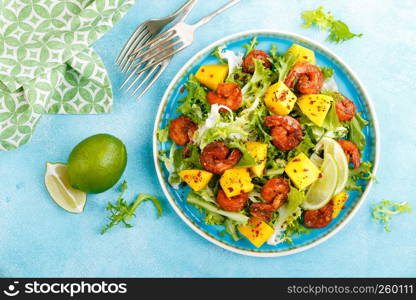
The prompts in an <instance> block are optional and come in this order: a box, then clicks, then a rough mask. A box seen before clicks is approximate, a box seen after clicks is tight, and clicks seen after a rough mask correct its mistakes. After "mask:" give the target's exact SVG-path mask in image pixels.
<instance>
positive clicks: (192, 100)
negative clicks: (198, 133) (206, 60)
mask: <svg viewBox="0 0 416 300" xmlns="http://www.w3.org/2000/svg"><path fill="white" fill-rule="evenodd" d="M185 88H186V89H187V90H188V94H187V95H186V96H185V98H183V99H181V100H179V103H182V104H181V106H179V107H178V113H182V114H184V115H185V116H188V117H189V118H191V120H192V121H193V122H195V123H197V124H201V123H203V122H204V120H205V119H206V117H207V115H208V113H209V112H210V109H211V106H210V105H209V103H208V101H207V99H206V97H207V92H206V90H205V88H204V87H203V86H202V85H201V84H200V83H199V81H198V80H197V79H196V78H195V76H194V75H190V76H189V80H188V81H187V82H186V83H185Z"/></svg>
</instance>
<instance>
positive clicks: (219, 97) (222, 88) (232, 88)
mask: <svg viewBox="0 0 416 300" xmlns="http://www.w3.org/2000/svg"><path fill="white" fill-rule="evenodd" d="M207 100H208V102H209V104H211V105H212V104H220V105H224V106H227V107H228V108H229V109H231V110H236V109H239V108H240V107H241V104H242V102H243V94H242V92H241V88H240V86H239V85H238V84H236V83H233V82H226V83H220V84H219V85H218V87H217V90H216V91H215V92H208V94H207ZM220 111H221V112H227V110H226V109H224V108H221V109H220Z"/></svg>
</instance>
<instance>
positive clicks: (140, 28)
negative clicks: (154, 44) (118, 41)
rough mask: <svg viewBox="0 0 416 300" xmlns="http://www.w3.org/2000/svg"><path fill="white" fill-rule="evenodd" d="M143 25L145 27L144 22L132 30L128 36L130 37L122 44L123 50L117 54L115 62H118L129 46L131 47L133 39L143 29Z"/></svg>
mask: <svg viewBox="0 0 416 300" xmlns="http://www.w3.org/2000/svg"><path fill="white" fill-rule="evenodd" d="M145 27H146V25H145V24H142V25H140V26H139V27H137V29H136V30H135V31H134V33H133V34H132V35H131V36H130V38H129V39H128V40H127V42H126V43H125V44H124V46H123V50H121V52H120V54H119V55H118V56H117V58H116V64H119V63H120V61H121V60H122V58H123V57H124V55H126V53H128V51H129V50H130V47H131V45H132V43H133V41H134V39H135V38H136V37H137V36H138V35H140V33H141V32H142V31H143V30H144V29H145Z"/></svg>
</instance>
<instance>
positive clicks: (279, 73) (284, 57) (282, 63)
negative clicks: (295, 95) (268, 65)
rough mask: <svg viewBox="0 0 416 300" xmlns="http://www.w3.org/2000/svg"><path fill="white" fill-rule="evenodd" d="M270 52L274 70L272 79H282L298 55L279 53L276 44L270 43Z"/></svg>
mask: <svg viewBox="0 0 416 300" xmlns="http://www.w3.org/2000/svg"><path fill="white" fill-rule="evenodd" d="M270 53H271V62H272V64H273V70H274V72H275V76H274V78H273V81H284V80H285V79H286V76H287V74H288V73H289V71H290V69H292V67H293V65H294V64H295V62H296V59H297V57H298V56H297V55H295V54H293V53H284V54H279V53H278V51H277V47H276V45H272V48H271V50H270Z"/></svg>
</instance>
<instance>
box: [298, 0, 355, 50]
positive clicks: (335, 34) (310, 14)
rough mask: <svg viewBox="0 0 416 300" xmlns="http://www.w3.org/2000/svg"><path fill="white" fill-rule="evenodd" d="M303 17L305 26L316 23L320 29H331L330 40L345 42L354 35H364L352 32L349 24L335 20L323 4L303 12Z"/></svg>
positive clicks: (309, 26) (308, 26)
mask: <svg viewBox="0 0 416 300" xmlns="http://www.w3.org/2000/svg"><path fill="white" fill-rule="evenodd" d="M302 19H303V21H304V22H305V23H304V24H303V25H302V27H303V28H311V27H312V26H313V25H316V26H317V27H318V28H319V29H320V30H326V31H329V36H328V41H330V42H335V43H337V44H338V43H339V42H345V41H347V40H350V39H352V38H354V37H362V36H363V34H362V33H359V34H356V33H352V32H351V31H350V29H349V27H348V25H347V24H345V23H344V22H342V21H340V20H335V19H334V16H333V15H332V13H330V12H325V11H324V7H323V6H319V7H318V8H317V9H316V10H306V11H304V12H303V13H302Z"/></svg>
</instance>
